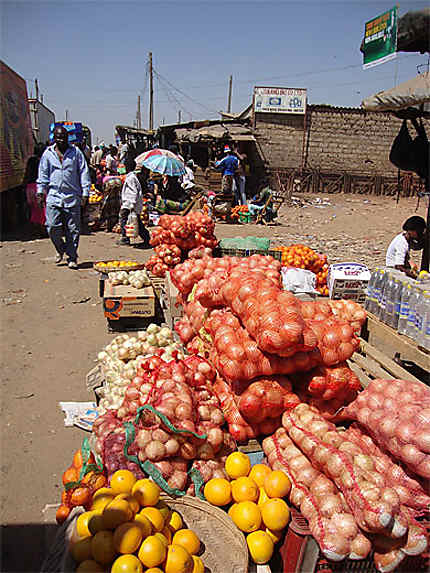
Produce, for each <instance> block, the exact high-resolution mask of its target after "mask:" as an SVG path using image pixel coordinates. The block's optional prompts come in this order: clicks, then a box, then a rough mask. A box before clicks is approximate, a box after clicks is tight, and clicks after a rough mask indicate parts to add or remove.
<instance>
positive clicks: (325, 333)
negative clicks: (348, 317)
mask: <svg viewBox="0 0 430 573" xmlns="http://www.w3.org/2000/svg"><path fill="white" fill-rule="evenodd" d="M306 324H307V326H308V327H310V328H311V329H312V331H313V332H314V333H315V336H316V338H317V345H318V350H319V353H320V356H321V359H320V363H322V364H325V365H326V366H333V365H335V364H339V363H340V362H344V361H345V360H348V358H351V356H352V355H353V354H354V352H355V351H356V350H357V348H358V347H359V345H360V341H359V340H358V338H357V336H356V335H355V333H354V329H353V328H352V326H350V325H349V324H348V323H346V322H340V321H338V320H336V319H328V320H325V321H317V320H306Z"/></svg>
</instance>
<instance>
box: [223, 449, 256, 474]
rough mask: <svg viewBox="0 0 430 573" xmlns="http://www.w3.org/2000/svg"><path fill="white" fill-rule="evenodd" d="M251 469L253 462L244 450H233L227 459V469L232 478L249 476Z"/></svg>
mask: <svg viewBox="0 0 430 573" xmlns="http://www.w3.org/2000/svg"><path fill="white" fill-rule="evenodd" d="M250 469H251V462H250V460H249V458H248V456H247V455H246V454H244V453H243V452H233V453H232V454H230V455H229V456H228V457H227V459H226V460H225V471H226V473H227V475H228V476H229V477H231V478H232V479H237V478H239V477H242V476H247V475H248V474H249V471H250Z"/></svg>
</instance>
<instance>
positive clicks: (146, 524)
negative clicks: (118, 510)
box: [134, 513, 152, 539]
mask: <svg viewBox="0 0 430 573" xmlns="http://www.w3.org/2000/svg"><path fill="white" fill-rule="evenodd" d="M134 521H135V522H136V523H137V524H138V525H139V527H140V528H141V530H142V535H143V539H145V537H148V535H151V534H152V524H151V522H150V521H149V519H148V518H147V517H146V516H145V515H142V514H141V513H137V514H136V515H135V516H134Z"/></svg>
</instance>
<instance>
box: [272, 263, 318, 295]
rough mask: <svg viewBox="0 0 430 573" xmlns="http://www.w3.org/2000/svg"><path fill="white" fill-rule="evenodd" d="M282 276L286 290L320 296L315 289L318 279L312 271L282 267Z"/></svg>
mask: <svg viewBox="0 0 430 573" xmlns="http://www.w3.org/2000/svg"><path fill="white" fill-rule="evenodd" d="M281 274H282V286H283V287H284V290H289V291H291V292H307V293H312V294H319V293H318V291H317V290H316V288H315V287H316V286H317V277H316V275H315V273H313V272H312V271H307V270H305V269H296V268H295V267H282V269H281Z"/></svg>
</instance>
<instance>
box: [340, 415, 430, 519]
mask: <svg viewBox="0 0 430 573" xmlns="http://www.w3.org/2000/svg"><path fill="white" fill-rule="evenodd" d="M344 436H345V437H346V438H347V440H348V441H349V442H352V443H353V444H357V445H359V446H360V449H361V451H362V452H364V455H363V458H362V459H363V463H367V462H368V461H369V460H368V458H371V460H372V461H373V463H374V464H375V468H376V469H377V471H378V472H379V473H380V474H383V475H384V476H385V479H386V482H387V484H388V485H389V486H390V487H392V488H393V489H395V490H396V492H397V494H398V496H399V498H400V501H401V503H402V504H403V505H407V506H409V507H411V508H412V509H415V510H416V512H417V514H418V515H419V514H420V513H421V512H424V513H425V512H426V511H428V510H429V509H430V496H429V495H428V493H426V490H428V487H427V485H428V484H424V481H423V480H421V481H419V480H418V479H416V478H415V477H413V476H411V475H409V474H408V473H407V472H406V471H405V470H404V469H403V468H402V466H401V465H399V464H398V463H395V462H394V461H393V460H392V458H390V456H388V455H387V454H386V453H384V452H383V451H382V450H381V449H380V448H379V446H378V445H377V444H376V442H375V441H374V440H373V438H372V437H371V436H369V435H368V434H366V433H365V432H364V430H363V429H362V428H361V427H360V425H358V424H356V423H353V424H352V425H351V426H350V427H349V428H348V429H347V430H346V431H345V433H344Z"/></svg>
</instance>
